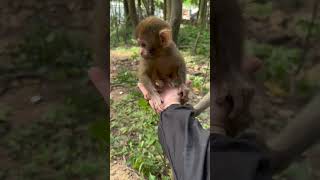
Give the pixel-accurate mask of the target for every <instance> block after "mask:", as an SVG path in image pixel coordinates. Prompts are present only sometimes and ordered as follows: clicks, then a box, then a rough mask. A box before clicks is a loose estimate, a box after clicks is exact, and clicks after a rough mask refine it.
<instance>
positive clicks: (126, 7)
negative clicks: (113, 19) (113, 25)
mask: <svg viewBox="0 0 320 180" xmlns="http://www.w3.org/2000/svg"><path fill="white" fill-rule="evenodd" d="M123 7H124V17H125V18H127V17H129V5H128V0H123Z"/></svg>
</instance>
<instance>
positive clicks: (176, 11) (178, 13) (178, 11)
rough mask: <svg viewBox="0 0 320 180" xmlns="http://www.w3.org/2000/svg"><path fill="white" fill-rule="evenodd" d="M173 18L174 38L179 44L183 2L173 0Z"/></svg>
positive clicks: (171, 22) (171, 19) (171, 18)
mask: <svg viewBox="0 0 320 180" xmlns="http://www.w3.org/2000/svg"><path fill="white" fill-rule="evenodd" d="M171 10H172V11H171V16H170V24H171V27H172V38H173V41H174V42H175V43H176V44H177V42H178V35H179V30H180V23H181V20H182V1H181V0H174V1H172V0H171Z"/></svg>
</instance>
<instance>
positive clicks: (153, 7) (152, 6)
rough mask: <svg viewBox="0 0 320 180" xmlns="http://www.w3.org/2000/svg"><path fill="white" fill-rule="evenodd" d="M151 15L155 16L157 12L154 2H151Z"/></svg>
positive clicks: (152, 0) (151, 0)
mask: <svg viewBox="0 0 320 180" xmlns="http://www.w3.org/2000/svg"><path fill="white" fill-rule="evenodd" d="M150 6H151V7H150V15H151V16H154V11H155V5H154V0H150Z"/></svg>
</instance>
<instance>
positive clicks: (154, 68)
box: [136, 16, 186, 110]
mask: <svg viewBox="0 0 320 180" xmlns="http://www.w3.org/2000/svg"><path fill="white" fill-rule="evenodd" d="M136 38H137V39H138V41H139V42H140V43H144V44H143V46H142V45H141V44H140V45H141V54H143V53H145V54H147V55H148V56H147V57H142V58H141V61H140V65H139V80H140V82H141V83H143V85H144V86H145V87H146V89H147V91H148V97H147V98H148V99H150V100H151V101H152V103H153V106H154V108H156V109H158V110H159V109H162V107H161V98H160V96H159V93H158V90H159V89H161V88H162V86H163V84H161V85H159V84H158V86H157V84H156V82H163V83H164V84H165V85H173V86H175V87H180V88H181V91H182V94H183V99H186V97H185V95H186V86H185V82H186V65H185V62H184V59H183V57H182V55H181V54H180V52H179V50H178V49H177V47H176V45H175V43H174V42H173V40H172V35H171V27H170V25H169V24H168V23H167V22H165V21H163V20H161V19H160V18H157V17H154V16H151V17H148V18H146V19H144V20H142V21H141V22H140V23H139V24H138V26H137V28H136Z"/></svg>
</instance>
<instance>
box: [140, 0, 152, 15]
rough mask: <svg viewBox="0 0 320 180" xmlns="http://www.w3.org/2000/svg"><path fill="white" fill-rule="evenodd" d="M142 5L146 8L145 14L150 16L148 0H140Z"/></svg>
mask: <svg viewBox="0 0 320 180" xmlns="http://www.w3.org/2000/svg"><path fill="white" fill-rule="evenodd" d="M142 2H143V5H144V7H145V9H146V12H147V15H148V16H150V6H149V0H142Z"/></svg>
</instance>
